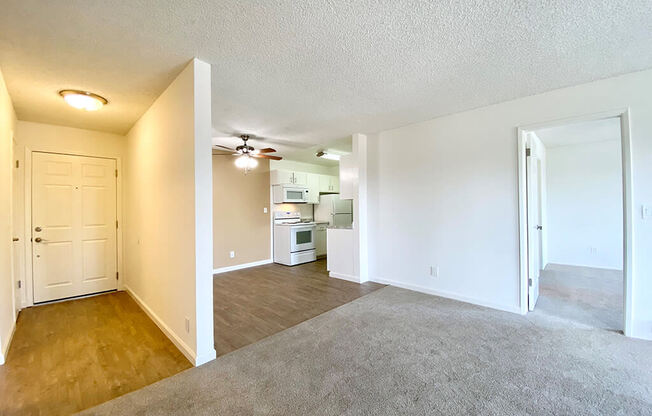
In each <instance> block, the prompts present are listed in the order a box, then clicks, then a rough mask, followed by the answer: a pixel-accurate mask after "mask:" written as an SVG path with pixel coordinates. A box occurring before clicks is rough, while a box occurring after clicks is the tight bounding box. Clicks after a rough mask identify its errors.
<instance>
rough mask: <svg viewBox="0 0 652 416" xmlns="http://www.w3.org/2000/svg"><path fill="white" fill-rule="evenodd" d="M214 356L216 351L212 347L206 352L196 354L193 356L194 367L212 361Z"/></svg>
mask: <svg viewBox="0 0 652 416" xmlns="http://www.w3.org/2000/svg"><path fill="white" fill-rule="evenodd" d="M216 358H217V352H215V348H212V349H211V350H210V351H209V352H208V353H207V354H202V355H198V356H197V357H196V358H195V367H199V366H200V365H202V364H206V363H207V362H209V361H213V360H214V359H216Z"/></svg>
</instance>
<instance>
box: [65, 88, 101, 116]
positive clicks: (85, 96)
mask: <svg viewBox="0 0 652 416" xmlns="http://www.w3.org/2000/svg"><path fill="white" fill-rule="evenodd" d="M59 95H60V96H62V97H63V99H64V100H65V101H66V103H68V105H69V106H71V107H74V108H76V109H78V110H86V111H97V110H99V109H100V108H102V107H103V106H104V105H106V104H108V103H109V102H108V101H107V99H106V98H104V97H102V96H99V95H97V94H93V93H92V92H88V91H80V90H61V91H59Z"/></svg>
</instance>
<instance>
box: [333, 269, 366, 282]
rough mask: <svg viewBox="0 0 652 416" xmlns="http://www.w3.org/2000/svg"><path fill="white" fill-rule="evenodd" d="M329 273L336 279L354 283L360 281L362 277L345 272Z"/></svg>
mask: <svg viewBox="0 0 652 416" xmlns="http://www.w3.org/2000/svg"><path fill="white" fill-rule="evenodd" d="M328 275H329V276H330V277H334V278H336V279H342V280H348V281H349V282H353V283H360V278H359V277H358V276H353V275H350V274H344V273H334V272H329V273H328Z"/></svg>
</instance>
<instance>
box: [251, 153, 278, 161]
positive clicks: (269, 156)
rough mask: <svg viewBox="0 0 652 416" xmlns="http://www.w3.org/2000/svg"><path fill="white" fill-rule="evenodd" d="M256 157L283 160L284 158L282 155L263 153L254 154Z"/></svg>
mask: <svg viewBox="0 0 652 416" xmlns="http://www.w3.org/2000/svg"><path fill="white" fill-rule="evenodd" d="M253 156H254V157H258V158H262V159H272V160H281V159H283V158H282V157H280V156H272V155H261V154H256V155H253Z"/></svg>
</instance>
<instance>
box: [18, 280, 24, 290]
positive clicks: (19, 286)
mask: <svg viewBox="0 0 652 416" xmlns="http://www.w3.org/2000/svg"><path fill="white" fill-rule="evenodd" d="M21 287H23V281H22V280H19V281H18V289H20V288H21Z"/></svg>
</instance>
